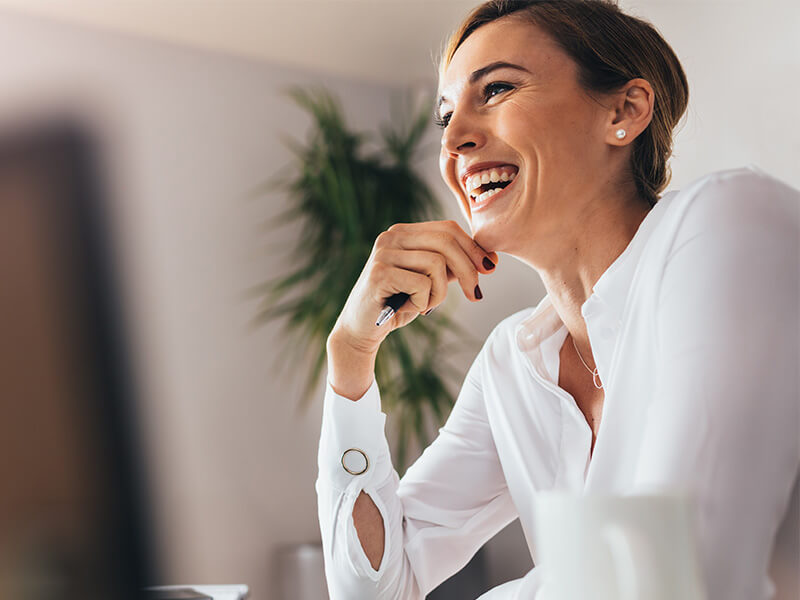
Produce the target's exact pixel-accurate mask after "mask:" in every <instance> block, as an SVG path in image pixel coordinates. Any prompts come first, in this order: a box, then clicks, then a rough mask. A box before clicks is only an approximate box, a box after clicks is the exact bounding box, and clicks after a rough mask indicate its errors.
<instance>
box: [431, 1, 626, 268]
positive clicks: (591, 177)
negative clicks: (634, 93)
mask: <svg viewBox="0 0 800 600" xmlns="http://www.w3.org/2000/svg"><path fill="white" fill-rule="evenodd" d="M439 95H440V100H439V103H440V104H439V111H438V112H439V115H440V116H441V118H442V121H443V122H444V123H446V126H445V129H444V131H443V134H442V153H441V158H440V169H441V173H442V177H443V178H444V180H445V182H446V183H447V185H448V186H449V187H450V189H451V190H452V191H453V193H454V194H455V196H456V198H457V199H458V200H459V202H460V204H461V208H462V210H463V211H464V212H465V214H466V216H467V219H468V220H469V221H470V224H471V227H472V234H473V237H474V239H475V241H476V242H478V243H479V244H480V245H481V246H482V247H483V248H484V249H485V250H489V251H503V252H508V253H509V254H517V255H519V254H520V253H524V249H525V248H526V247H529V246H530V244H531V243H532V242H533V243H536V241H543V240H546V239H547V238H549V237H551V236H559V235H563V233H564V231H565V230H573V231H574V230H575V227H576V226H577V225H579V224H580V216H581V212H582V210H583V208H584V206H585V203H586V202H587V198H588V197H590V196H591V194H592V190H596V189H597V188H598V186H602V185H603V183H606V182H608V180H609V178H610V176H611V174H610V173H609V162H610V161H609V151H610V149H611V146H609V145H608V144H607V143H606V139H607V138H608V131H609V111H608V109H604V108H603V107H602V106H600V105H599V104H598V103H597V102H595V101H594V100H592V99H591V98H589V96H588V95H587V94H586V93H585V92H584V91H583V89H582V88H581V87H580V85H579V84H578V81H577V66H576V64H575V63H574V62H573V61H572V60H571V59H570V58H569V56H568V55H567V54H566V53H565V52H564V51H563V50H561V49H560V48H559V47H558V46H557V45H556V43H555V42H554V41H553V40H552V39H551V38H550V37H549V36H548V35H547V34H545V33H544V32H543V31H542V30H541V29H540V28H538V27H536V26H535V25H532V24H530V23H526V22H524V21H522V20H521V19H519V18H516V17H513V16H512V17H505V18H503V19H499V20H497V21H494V22H492V23H489V24H487V25H484V26H482V27H480V28H479V29H477V30H476V31H475V32H474V33H473V34H472V35H470V36H469V37H468V38H467V39H466V40H465V41H464V43H463V44H462V45H461V46H460V47H459V49H458V50H457V51H456V53H455V55H454V57H453V60H452V61H451V63H450V64H449V65H448V67H447V69H446V71H445V72H444V74H443V75H442V78H441V81H440V82H439ZM492 171H496V175H495V177H494V179H499V181H496V182H492V181H491V179H492ZM476 174H477V176H478V177H476ZM481 176H482V177H481ZM487 178H488V179H489V182H488V183H486V181H487ZM504 179H507V180H509V181H510V183H509V181H504ZM482 181H483V182H484V183H481V182H482ZM503 186H505V187H503ZM491 189H497V190H498V191H491ZM487 190H488V191H487Z"/></svg>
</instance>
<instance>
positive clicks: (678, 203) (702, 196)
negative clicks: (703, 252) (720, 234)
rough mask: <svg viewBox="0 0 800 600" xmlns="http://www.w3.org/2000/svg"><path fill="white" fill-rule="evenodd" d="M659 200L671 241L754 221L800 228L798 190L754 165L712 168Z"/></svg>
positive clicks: (663, 228) (663, 226)
mask: <svg viewBox="0 0 800 600" xmlns="http://www.w3.org/2000/svg"><path fill="white" fill-rule="evenodd" d="M661 202H663V203H664V206H663V207H661V209H662V211H663V219H662V220H661V222H660V224H659V228H658V229H659V230H661V231H660V233H661V235H663V236H666V237H669V238H672V239H673V241H680V240H681V239H688V238H690V237H692V236H694V235H698V234H701V233H704V232H705V233H708V232H714V231H727V232H732V231H736V230H742V231H744V230H746V229H748V228H749V227H752V226H762V227H777V228H779V229H785V228H786V227H787V226H789V227H795V228H796V226H797V223H798V219H800V192H798V190H796V189H794V188H793V187H791V186H790V185H789V184H787V183H785V182H783V181H781V180H780V179H778V178H776V177H774V176H772V175H770V174H768V173H766V172H765V171H763V170H761V169H760V168H758V167H757V166H755V165H748V166H746V167H740V168H736V169H726V170H724V171H716V172H713V173H709V174H707V175H704V176H702V177H699V178H697V179H695V180H694V181H692V182H691V183H689V184H688V185H687V186H685V187H684V188H683V189H681V190H680V191H672V192H668V193H667V194H665V196H664V197H663V198H662V199H661V200H660V201H659V203H661Z"/></svg>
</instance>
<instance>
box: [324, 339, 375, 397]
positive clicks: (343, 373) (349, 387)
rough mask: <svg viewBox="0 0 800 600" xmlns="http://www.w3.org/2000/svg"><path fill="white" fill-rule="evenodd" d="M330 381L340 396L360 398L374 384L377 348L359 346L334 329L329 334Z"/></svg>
mask: <svg viewBox="0 0 800 600" xmlns="http://www.w3.org/2000/svg"><path fill="white" fill-rule="evenodd" d="M327 353H328V382H329V383H330V384H331V387H332V388H333V389H334V391H335V392H336V393H337V394H339V395H340V396H344V397H345V398H349V399H350V400H353V401H355V400H358V399H359V398H361V397H362V396H363V395H364V393H365V392H366V391H367V390H368V389H369V386H370V385H372V380H373V378H374V372H375V357H376V356H377V354H378V352H377V350H371V349H367V348H358V347H356V345H355V344H353V343H352V342H351V341H349V340H347V339H346V335H345V334H343V333H342V332H340V331H337V330H335V329H334V331H333V332H332V333H331V334H330V336H328V342H327Z"/></svg>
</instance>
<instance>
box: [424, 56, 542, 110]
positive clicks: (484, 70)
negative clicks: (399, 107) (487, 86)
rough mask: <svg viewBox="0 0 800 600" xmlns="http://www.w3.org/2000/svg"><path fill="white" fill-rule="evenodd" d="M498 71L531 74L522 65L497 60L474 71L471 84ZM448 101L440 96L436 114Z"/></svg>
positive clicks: (470, 80)
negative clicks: (512, 70)
mask: <svg viewBox="0 0 800 600" xmlns="http://www.w3.org/2000/svg"><path fill="white" fill-rule="evenodd" d="M497 69H516V70H517V71H524V72H525V73H530V71H529V70H528V69H526V68H525V67H522V66H520V65H515V64H514V63H510V62H506V61H504V60H497V61H495V62H493V63H489V64H488V65H486V66H485V67H481V68H480V69H478V70H476V71H473V72H472V74H471V75H470V76H469V84H470V85H474V84H475V82H476V81H478V80H480V79H481V78H483V77H486V76H487V75H488V74H489V73H491V72H492V71H496V70H497ZM445 100H446V98H445V97H444V96H439V100H437V101H436V112H437V113H438V112H439V109H441V107H442V103H443V102H444V101H445Z"/></svg>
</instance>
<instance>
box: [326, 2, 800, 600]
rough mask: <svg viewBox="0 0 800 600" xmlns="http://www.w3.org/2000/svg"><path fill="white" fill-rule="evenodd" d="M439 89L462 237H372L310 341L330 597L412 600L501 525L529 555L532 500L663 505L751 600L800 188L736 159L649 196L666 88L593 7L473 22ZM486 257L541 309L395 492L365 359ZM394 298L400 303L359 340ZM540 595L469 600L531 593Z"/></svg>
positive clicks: (715, 574)
mask: <svg viewBox="0 0 800 600" xmlns="http://www.w3.org/2000/svg"><path fill="white" fill-rule="evenodd" d="M439 96H440V98H439V103H438V108H437V111H438V120H439V121H440V124H441V126H442V127H443V128H444V129H443V132H442V150H441V159H440V167H441V173H442V176H443V178H444V180H445V181H446V182H447V184H448V186H449V187H450V189H451V190H452V192H453V194H454V195H455V198H456V200H457V201H458V202H459V205H460V207H461V209H462V211H463V212H464V215H465V217H466V220H467V222H468V223H469V227H470V229H471V233H469V234H468V233H466V232H465V231H464V230H462V229H461V228H460V227H459V226H458V225H457V224H455V223H453V222H429V223H414V224H403V225H395V226H393V227H391V228H390V229H389V230H388V231H386V232H384V233H382V234H381V235H380V236H379V237H378V239H377V240H376V242H375V246H374V249H373V252H372V254H371V256H370V258H369V261H368V262H367V264H366V266H365V268H364V271H363V273H362V275H361V277H360V279H359V280H358V282H357V283H356V285H355V287H354V288H353V291H352V293H351V295H350V297H349V299H348V301H347V303H346V305H345V307H344V309H343V310H342V313H341V315H340V316H339V319H338V321H337V323H336V326H335V327H334V329H333V331H332V332H331V333H330V336H329V338H328V346H327V349H328V387H327V392H326V398H325V409H324V417H323V427H322V437H321V442H320V452H319V466H320V471H319V478H318V480H317V492H318V496H319V516H320V524H321V530H322V537H323V545H324V552H325V562H326V574H327V579H328V585H329V588H330V594H331V597H332V598H334V599H335V600H339V599H344V600H354V599H372V598H382V599H383V598H397V599H414V600H416V599H421V598H423V597H424V596H425V595H426V594H427V593H428V592H429V591H430V590H432V589H433V588H434V587H436V586H437V585H438V584H439V583H441V582H442V581H443V580H445V579H446V578H448V577H449V576H450V575H452V574H453V573H455V572H456V571H458V570H459V569H460V568H461V567H462V566H463V565H464V564H465V563H466V562H467V561H468V560H469V559H470V557H471V556H472V555H473V554H474V553H475V552H476V550H477V549H478V548H480V546H481V545H482V544H483V543H485V542H486V541H487V540H488V539H489V538H491V537H492V536H493V535H494V534H495V533H496V532H497V531H499V530H500V529H502V528H503V527H504V526H505V525H507V524H508V523H509V522H511V521H512V520H513V519H515V518H519V519H520V521H521V523H522V527H523V529H524V531H525V534H526V537H527V539H528V541H529V546H530V545H531V540H532V539H533V538H532V522H531V517H532V512H533V511H532V505H533V500H534V497H535V496H536V494H537V492H540V491H543V490H552V489H561V490H571V491H574V492H578V493H582V492H592V493H609V494H628V493H636V492H637V491H641V490H648V491H650V492H652V491H654V490H655V491H657V490H660V489H664V490H666V489H675V488H681V489H685V490H689V492H690V494H691V496H692V499H693V501H694V503H695V507H696V514H695V522H696V524H697V528H696V532H697V543H698V550H699V556H700V561H701V568H702V574H703V577H704V579H705V583H706V587H707V590H708V597H709V598H710V600H739V599H740V600H754V599H759V600H760V599H767V598H770V597H771V593H772V592H771V585H770V582H769V579H768V575H767V568H768V562H769V558H770V552H771V550H772V547H773V544H774V540H775V535H776V531H777V529H778V526H779V523H780V522H781V518H782V516H783V515H784V513H785V512H786V508H787V504H788V502H789V499H790V496H791V493H792V486H793V482H794V480H795V477H796V475H797V472H798V466H799V465H800V442H798V438H799V437H800V436H799V435H798V422H799V420H800V411H799V409H798V405H799V404H800V402H799V401H798V397H799V395H800V394H799V390H798V362H799V361H800V355H799V353H798V331H800V320H799V316H798V313H799V311H800V309H799V308H798V306H799V305H800V298H798V294H799V293H800V292H798V290H800V265H799V264H798V256H799V255H800V248H798V238H799V237H800V198H799V196H800V195H799V194H798V193H797V192H796V191H795V190H793V189H792V188H790V187H788V186H787V185H785V184H783V183H781V182H779V181H777V180H775V179H774V178H772V177H770V176H768V175H766V174H765V173H763V172H761V171H759V170H758V169H756V168H755V167H747V168H740V169H735V170H730V171H724V172H719V173H712V174H709V175H707V176H705V177H703V178H701V179H699V180H697V181H695V182H694V183H692V184H691V185H689V186H687V187H686V188H685V189H683V190H682V191H680V192H676V191H674V192H669V193H664V189H665V188H666V186H667V183H668V180H669V169H668V166H667V161H668V159H669V156H670V153H671V148H672V134H673V130H674V128H675V126H676V124H677V123H678V121H679V119H680V118H681V116H682V114H683V113H684V111H685V109H686V105H687V100H688V86H687V82H686V77H685V75H684V72H683V70H682V68H681V65H680V63H679V62H678V59H677V58H676V56H675V54H674V52H673V51H672V49H671V48H670V47H669V45H668V44H667V43H666V42H665V41H664V40H663V39H662V37H661V36H660V35H659V34H658V32H657V31H656V30H655V29H654V28H653V27H652V26H651V25H649V24H648V23H646V22H644V21H642V20H640V19H637V18H633V17H631V16H628V15H626V14H624V13H623V12H621V11H620V10H619V9H618V8H617V7H616V6H615V5H614V4H612V3H610V2H606V1H601V0H587V1H579V0H542V1H535V0H528V1H504V0H494V1H491V2H487V3H485V4H483V5H482V6H480V7H478V8H477V9H476V10H475V11H473V13H472V14H471V15H470V16H469V17H468V18H467V19H466V21H465V22H464V23H463V24H462V26H461V27H460V29H459V30H458V31H457V32H456V33H455V34H454V35H453V37H452V38H451V40H450V43H449V45H448V46H447V49H446V51H445V53H444V56H443V57H442V62H441V67H440V77H439ZM497 252H504V253H506V254H510V255H512V256H515V257H516V258H518V259H519V260H521V261H522V262H523V263H525V264H527V265H528V266H530V268H531V269H533V270H535V271H536V273H538V275H539V276H540V277H541V279H542V281H543V282H544V285H545V288H546V290H547V295H546V296H545V298H544V299H543V300H542V301H541V302H540V303H539V304H538V306H536V307H535V308H532V309H528V310H525V311H521V312H519V313H517V314H515V315H512V316H510V317H508V318H507V319H505V320H504V321H502V322H501V323H500V324H499V325H497V327H496V328H495V329H494V331H493V332H492V334H491V335H490V336H489V338H488V339H487V340H486V343H485V345H484V347H483V349H482V350H481V352H480V353H479V354H478V356H477V358H476V359H475V362H474V364H473V365H472V367H471V369H470V370H469V373H468V374H467V377H466V381H465V382H464V385H463V388H462V390H461V392H460V394H459V397H458V400H457V402H456V405H455V407H454V409H453V411H452V414H451V415H450V417H449V419H448V421H447V423H446V425H445V426H444V427H443V428H442V430H441V432H440V435H439V437H438V438H437V439H436V440H435V441H434V442H433V444H432V445H431V447H430V448H428V449H427V450H426V452H425V453H424V454H423V456H422V457H421V458H420V459H419V460H418V461H417V463H416V464H415V465H413V466H412V467H411V468H410V469H409V470H408V473H407V474H406V475H405V477H404V478H403V479H402V480H398V477H397V474H396V473H395V471H394V470H393V468H392V465H391V460H390V456H389V451H388V446H387V444H386V440H385V438H384V433H383V428H384V415H383V414H382V413H381V410H380V397H379V390H378V387H377V385H376V383H375V380H374V377H373V367H374V362H375V356H376V353H377V351H378V347H379V346H380V344H381V342H382V341H383V339H384V338H385V337H386V335H388V334H389V332H390V331H392V330H394V329H397V328H399V327H403V326H405V325H407V324H408V323H409V322H411V321H412V320H413V319H415V318H418V317H419V318H425V317H424V315H425V313H427V312H428V311H430V310H431V309H432V308H434V307H436V306H438V305H439V304H441V303H442V302H443V301H444V299H445V295H446V293H447V286H448V282H450V281H457V283H458V286H459V287H460V289H461V291H462V292H463V294H464V295H466V297H467V298H468V299H469V300H471V301H479V300H481V298H482V293H481V290H480V287H479V284H478V277H479V275H488V274H490V273H491V272H492V271H493V270H494V269H495V265H496V264H497V262H498V256H497V254H496V253H497ZM397 292H405V293H407V294H408V295H409V299H408V300H407V301H406V303H405V304H404V305H403V306H402V307H400V309H399V310H398V311H397V313H396V314H395V315H394V316H393V317H392V319H391V320H389V321H388V322H387V323H386V324H385V325H383V326H381V327H376V325H375V321H376V317H377V315H378V314H379V313H380V312H381V309H382V308H383V306H384V304H385V302H386V299H387V298H388V297H389V296H392V295H393V294H395V293H397ZM420 315H423V316H420ZM531 550H533V548H532V546H531ZM540 579H541V577H540V575H539V573H537V570H536V569H535V568H534V569H533V570H532V571H531V572H530V573H529V574H528V575H526V576H525V577H524V578H522V579H520V580H518V581H515V582H512V583H509V584H506V585H504V586H501V588H498V589H496V590H495V591H493V592H489V595H490V596H491V597H492V598H525V599H529V598H535V597H536V595H537V590H538V589H539V587H540V581H539V580H540Z"/></svg>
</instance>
